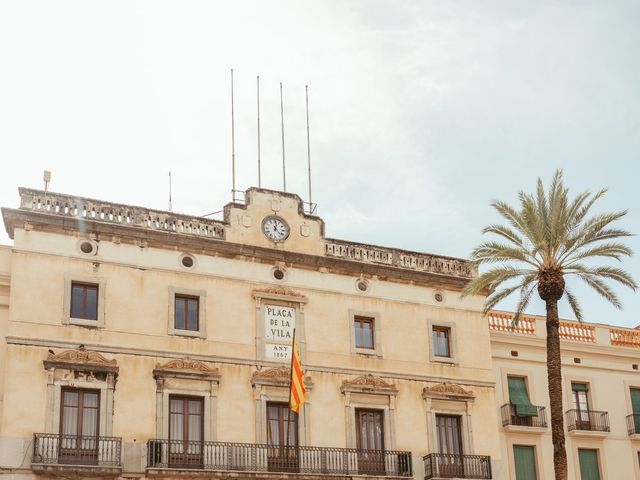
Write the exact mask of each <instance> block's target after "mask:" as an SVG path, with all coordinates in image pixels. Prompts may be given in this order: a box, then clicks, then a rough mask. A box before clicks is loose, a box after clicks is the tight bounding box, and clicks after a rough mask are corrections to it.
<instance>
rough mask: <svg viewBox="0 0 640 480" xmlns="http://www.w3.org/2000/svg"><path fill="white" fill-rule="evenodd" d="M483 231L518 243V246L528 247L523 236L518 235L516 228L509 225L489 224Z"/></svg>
mask: <svg viewBox="0 0 640 480" xmlns="http://www.w3.org/2000/svg"><path fill="white" fill-rule="evenodd" d="M482 233H483V234H486V233H494V234H496V235H499V236H501V237H502V238H505V239H506V240H509V241H510V242H512V243H514V244H516V245H517V246H518V247H521V248H525V249H526V246H525V243H524V240H523V238H522V237H521V236H520V235H518V233H517V232H516V231H515V230H512V229H511V228H509V227H505V226H504V225H497V224H493V225H489V226H488V227H485V228H483V229H482Z"/></svg>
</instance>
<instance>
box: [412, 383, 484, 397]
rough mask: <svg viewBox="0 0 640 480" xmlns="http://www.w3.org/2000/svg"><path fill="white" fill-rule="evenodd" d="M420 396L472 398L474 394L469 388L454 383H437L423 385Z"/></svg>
mask: <svg viewBox="0 0 640 480" xmlns="http://www.w3.org/2000/svg"><path fill="white" fill-rule="evenodd" d="M422 398H439V399H445V400H464V401H467V400H473V399H474V398H475V396H474V395H473V392H472V391H470V390H465V389H464V388H462V387H461V386H460V385H456V384H455V383H439V384H438V385H434V386H432V387H425V388H424V390H423V391H422Z"/></svg>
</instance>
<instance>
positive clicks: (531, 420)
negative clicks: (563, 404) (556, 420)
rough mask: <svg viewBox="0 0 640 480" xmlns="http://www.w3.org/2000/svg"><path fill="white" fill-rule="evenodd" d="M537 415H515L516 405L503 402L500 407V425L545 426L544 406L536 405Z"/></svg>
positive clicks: (545, 413) (545, 414)
mask: <svg viewBox="0 0 640 480" xmlns="http://www.w3.org/2000/svg"><path fill="white" fill-rule="evenodd" d="M536 408H537V409H538V415H537V416H533V417H521V416H518V415H516V406H515V405H513V404H512V403H505V404H504V405H502V407H500V412H501V414H502V426H503V427H506V426H507V425H516V426H518V427H541V428H546V427H547V411H546V409H545V408H544V407H537V406H536Z"/></svg>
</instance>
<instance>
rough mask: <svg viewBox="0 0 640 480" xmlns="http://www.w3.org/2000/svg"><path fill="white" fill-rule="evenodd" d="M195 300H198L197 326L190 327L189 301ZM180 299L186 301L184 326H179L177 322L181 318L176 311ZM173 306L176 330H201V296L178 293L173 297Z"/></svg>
mask: <svg viewBox="0 0 640 480" xmlns="http://www.w3.org/2000/svg"><path fill="white" fill-rule="evenodd" d="M193 300H195V302H196V309H195V310H196V328H189V302H190V301H193ZM178 301H184V303H185V305H184V307H185V309H184V318H183V319H182V320H184V327H178V326H177V325H176V323H177V322H178V320H180V319H179V318H178V317H177V315H176V312H177V310H178V305H177V304H178ZM173 308H174V317H173V328H174V329H175V330H187V331H189V332H198V331H199V330H200V312H199V310H200V297H199V296H193V295H183V294H181V293H176V294H175V295H174V297H173Z"/></svg>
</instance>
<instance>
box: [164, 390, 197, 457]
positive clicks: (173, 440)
mask: <svg viewBox="0 0 640 480" xmlns="http://www.w3.org/2000/svg"><path fill="white" fill-rule="evenodd" d="M202 413H203V402H202V398H198V397H183V396H178V395H170V396H169V466H170V467H172V468H175V467H197V466H201V465H202V441H203V435H202V433H203V432H202V430H203V415H202Z"/></svg>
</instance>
